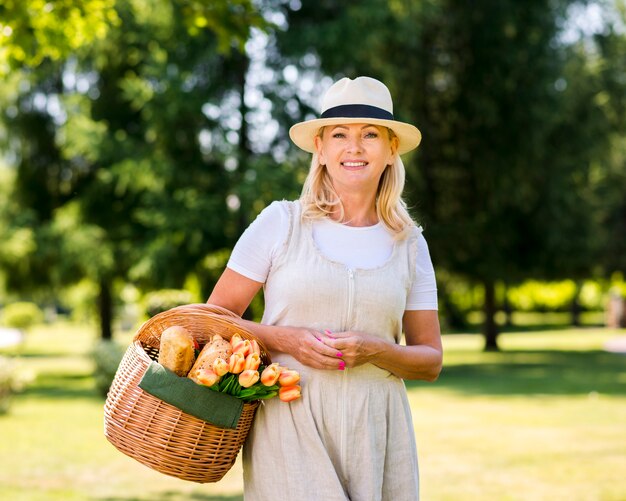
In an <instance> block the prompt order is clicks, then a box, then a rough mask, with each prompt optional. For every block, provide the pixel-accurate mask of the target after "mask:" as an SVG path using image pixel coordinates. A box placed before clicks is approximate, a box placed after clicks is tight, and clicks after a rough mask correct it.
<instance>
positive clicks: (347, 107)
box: [320, 104, 394, 120]
mask: <svg viewBox="0 0 626 501" xmlns="http://www.w3.org/2000/svg"><path fill="white" fill-rule="evenodd" d="M320 118H378V119H380V120H393V119H394V118H393V113H389V112H388V111H387V110H383V109H382V108H377V107H376V106H370V105H368V104H343V105H341V106H335V107H334V108H328V109H327V110H326V111H325V112H324V113H322V115H321V116H320Z"/></svg>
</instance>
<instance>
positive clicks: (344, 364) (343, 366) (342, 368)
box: [339, 360, 346, 371]
mask: <svg viewBox="0 0 626 501" xmlns="http://www.w3.org/2000/svg"><path fill="white" fill-rule="evenodd" d="M345 369H346V363H345V362H344V361H343V360H342V361H341V362H339V370H340V371H343V370H345Z"/></svg>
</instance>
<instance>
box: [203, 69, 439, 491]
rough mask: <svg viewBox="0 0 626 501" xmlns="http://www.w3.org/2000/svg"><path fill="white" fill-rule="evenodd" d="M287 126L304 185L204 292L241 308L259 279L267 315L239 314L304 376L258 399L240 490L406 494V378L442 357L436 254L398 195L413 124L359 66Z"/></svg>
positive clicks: (429, 374)
mask: <svg viewBox="0 0 626 501" xmlns="http://www.w3.org/2000/svg"><path fill="white" fill-rule="evenodd" d="M290 137H291V139H292V140H293V141H294V143H295V144H296V145H297V146H299V147H300V148H302V149H304V150H305V151H308V152H310V153H312V159H311V168H310V170H309V174H308V176H307V179H306V180H305V183H304V186H303V189H302V195H301V196H300V199H299V200H297V201H293V202H287V201H282V202H274V203H273V204H271V205H270V206H269V207H267V208H266V209H265V210H264V211H263V212H262V213H261V214H260V215H259V217H258V218H257V219H256V220H255V221H254V222H253V223H252V225H250V227H249V228H248V229H247V230H246V231H245V233H244V234H243V235H242V236H241V238H240V240H239V242H238V243H237V245H236V246H235V248H234V249H233V253H232V255H231V258H230V260H229V262H228V265H227V268H226V270H225V271H224V273H223V275H222V277H221V278H220V280H219V281H218V283H217V285H216V286H215V289H214V290H213V292H212V294H211V296H210V297H209V303H213V304H217V305H219V306H222V307H225V308H228V309H230V310H231V311H233V312H235V313H237V314H239V315H241V314H242V313H243V311H244V310H245V309H246V307H247V306H248V304H249V303H250V301H251V300H252V298H253V297H254V296H255V294H256V293H257V292H258V291H259V289H260V288H261V287H263V288H264V293H265V294H264V298H265V311H264V314H263V319H262V321H261V322H260V323H254V322H248V321H245V320H241V321H240V322H241V323H242V325H244V326H246V327H247V328H248V329H249V330H250V331H251V332H253V333H254V334H255V335H256V336H258V337H259V338H260V339H261V340H262V341H263V342H264V344H265V345H266V346H267V347H268V349H269V350H270V351H271V356H272V360H273V361H276V362H279V363H280V364H281V365H288V366H289V367H293V368H294V369H295V370H297V371H298V372H299V373H300V375H301V378H302V390H301V395H302V397H301V399H299V400H298V401H295V402H292V403H291V404H290V405H289V406H283V409H281V408H279V406H276V405H273V403H272V402H271V401H268V402H266V403H265V404H264V405H263V406H261V407H260V408H259V410H258V413H257V416H256V418H255V423H254V426H253V428H252V430H251V433H250V435H249V436H248V441H247V444H246V445H245V447H244V454H243V465H244V489H245V498H246V499H247V500H252V501H263V500H267V499H299V500H313V499H315V500H317V499H324V500H346V499H368V500H373V501H376V500H382V499H393V500H397V501H414V500H416V499H418V497H419V479H418V469H417V451H416V446H415V440H414V436H413V424H412V423H413V420H412V417H411V412H410V408H409V405H408V400H407V395H406V390H405V387H404V383H403V381H402V379H421V380H426V381H433V380H435V379H436V378H437V376H438V374H439V371H440V370H441V362H442V347H441V336H440V331H439V321H438V316H437V291H436V285H435V275H434V271H433V265H432V263H431V260H430V256H429V254H428V246H427V244H426V241H425V239H424V237H423V236H422V231H421V228H419V227H418V226H417V225H416V224H415V223H414V222H413V220H412V219H411V217H410V215H409V213H408V212H407V209H406V205H405V203H404V201H403V200H402V190H403V188H404V165H403V163H402V160H401V159H400V155H401V154H403V153H406V152H408V151H410V150H412V149H414V148H415V147H417V145H418V144H419V142H420V140H421V134H420V132H419V131H418V130H417V128H415V127H414V126H413V125H410V124H406V123H402V122H399V121H397V120H395V119H394V116H393V104H392V101H391V96H390V94H389V90H388V89H387V87H386V86H385V85H384V84H383V83H382V82H379V81H378V80H374V79H373V78H368V77H359V78H356V79H354V80H351V79H348V78H344V79H342V80H339V81H338V82H336V83H335V84H334V85H333V86H331V87H330V89H329V90H328V91H327V93H326V95H325V96H324V99H323V102H322V113H321V117H320V118H319V119H316V120H309V121H306V122H301V123H299V124H296V125H294V126H293V127H292V128H291V130H290ZM403 335H404V339H405V340H406V344H401V343H400V341H401V339H402V338H403ZM276 423H279V424H280V425H279V426H276ZM268 450H271V451H273V452H272V461H267V451H268ZM355 458H359V460H358V461H355ZM282 471H289V472H290V475H288V476H284V475H281V474H280V473H278V472H282Z"/></svg>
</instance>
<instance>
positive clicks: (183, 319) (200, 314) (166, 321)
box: [134, 303, 271, 365]
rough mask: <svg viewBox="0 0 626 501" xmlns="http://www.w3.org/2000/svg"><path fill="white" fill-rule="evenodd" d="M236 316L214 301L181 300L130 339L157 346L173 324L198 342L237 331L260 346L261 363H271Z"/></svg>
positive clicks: (266, 352)
mask: <svg viewBox="0 0 626 501" xmlns="http://www.w3.org/2000/svg"><path fill="white" fill-rule="evenodd" d="M238 318H240V317H238V316H237V315H235V314H234V313H233V312H232V311H229V310H227V309H226V308H222V307H221V306H217V305H214V304H206V303H193V304H185V305H182V306H176V307H174V308H171V309H169V310H167V311H163V312H161V313H159V314H157V315H155V316H153V317H152V318H150V319H149V320H147V321H146V322H145V323H144V324H143V325H142V326H141V327H140V328H139V330H138V331H137V333H136V334H135V337H134V341H140V342H141V343H142V344H144V345H148V346H151V347H153V348H155V349H157V350H158V348H159V345H160V342H161V333H162V332H163V331H164V330H165V329H167V328H168V327H171V326H173V325H180V326H182V327H184V328H186V329H187V330H188V331H189V332H191V334H192V335H193V337H194V339H196V341H198V343H199V344H201V345H202V344H206V343H207V342H209V341H210V340H211V338H212V337H213V335H215V334H219V335H220V336H222V337H223V338H224V339H226V340H230V338H231V337H232V336H233V334H239V335H240V336H241V337H242V338H243V339H250V340H252V339H254V340H256V342H257V343H258V344H259V348H260V350H261V361H262V362H263V364H264V365H268V364H269V363H271V359H270V356H269V352H268V350H267V348H266V347H265V345H264V344H263V343H262V342H261V340H259V339H258V338H257V337H256V336H254V335H253V334H252V333H251V332H250V331H249V330H248V329H246V328H245V327H243V326H241V325H239V324H238V323H236V322H235V321H234V319H238Z"/></svg>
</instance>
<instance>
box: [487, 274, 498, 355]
mask: <svg viewBox="0 0 626 501" xmlns="http://www.w3.org/2000/svg"><path fill="white" fill-rule="evenodd" d="M484 287H485V303H484V305H483V312H484V314H485V318H484V320H483V335H484V336H485V351H499V350H500V348H499V347H498V326H497V325H496V287H495V284H494V282H493V281H491V280H488V281H486V282H485V283H484Z"/></svg>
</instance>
